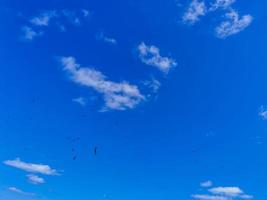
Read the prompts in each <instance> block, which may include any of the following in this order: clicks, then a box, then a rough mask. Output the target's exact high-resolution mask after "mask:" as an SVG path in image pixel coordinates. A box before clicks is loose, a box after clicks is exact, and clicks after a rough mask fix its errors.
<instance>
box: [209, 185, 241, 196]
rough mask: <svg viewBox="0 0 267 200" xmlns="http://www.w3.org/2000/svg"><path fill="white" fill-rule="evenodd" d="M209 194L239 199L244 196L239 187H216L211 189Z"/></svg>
mask: <svg viewBox="0 0 267 200" xmlns="http://www.w3.org/2000/svg"><path fill="white" fill-rule="evenodd" d="M209 192H210V193H212V194H220V195H225V196H230V197H237V196H240V195H241V194H244V192H243V191H242V190H241V189H240V188H239V187H215V188H211V189H209Z"/></svg>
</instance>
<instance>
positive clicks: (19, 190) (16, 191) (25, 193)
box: [8, 187, 35, 196]
mask: <svg viewBox="0 0 267 200" xmlns="http://www.w3.org/2000/svg"><path fill="white" fill-rule="evenodd" d="M8 190H9V191H10V192H13V193H17V194H20V195H24V196H35V193H30V192H24V191H23V190H21V189H18V188H16V187H9V188H8Z"/></svg>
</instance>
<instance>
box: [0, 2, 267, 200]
mask: <svg viewBox="0 0 267 200" xmlns="http://www.w3.org/2000/svg"><path fill="white" fill-rule="evenodd" d="M179 3H180V4H181V5H182V6H177V5H176V4H177V2H175V1H174V0H156V1H155V0H145V1H144V0H143V1H141V0H112V1H107V0H91V1H85V0H76V1H70V0H64V1H63V0H47V1H33V0H28V1H20V0H1V1H0V38H1V39H0V61H1V63H0V160H1V161H4V160H7V159H14V158H16V157H20V158H21V159H22V160H25V161H29V162H34V163H45V164H49V165H50V166H52V167H53V168H56V169H58V170H63V171H62V176H60V177H45V179H46V183H45V184H44V185H41V186H35V185H31V184H28V183H27V182H26V180H25V179H26V178H25V173H24V172H22V171H19V170H15V169H12V168H10V167H7V166H4V165H0V172H1V173H0V189H1V191H2V192H1V196H2V197H1V196H0V199H3V200H4V199H5V200H13V199H19V200H20V199H22V200H24V198H23V197H21V196H19V197H18V196H16V195H12V194H10V193H9V192H8V191H6V188H7V187H10V186H16V187H18V188H22V189H24V190H25V191H32V192H36V193H38V194H40V196H42V198H44V199H49V200H74V199H75V200H84V199H94V200H101V199H109V200H136V199H138V200H143V199H144V200H147V199H153V200H162V199H169V200H172V199H173V200H175V199H176V200H177V199H180V200H182V199H190V195H191V194H194V193H197V192H199V190H198V184H199V182H201V181H203V180H207V179H210V180H212V181H213V182H214V183H215V184H217V185H219V186H220V185H222V186H239V187H241V188H242V189H244V190H245V191H246V192H247V193H249V194H252V195H254V196H255V199H257V200H266V198H267V190H266V181H267V173H266V166H267V156H266V154H267V146H266V139H265V138H266V136H265V135H266V131H267V122H266V121H264V120H262V119H261V118H260V117H259V116H258V112H259V108H260V106H261V105H267V93H266V87H267V79H266V75H267V56H266V52H267V48H266V44H267V34H266V33H267V30H266V17H267V16H266V15H267V12H266V6H267V3H266V2H265V1H261V0H255V1H241V0H240V1H237V2H236V3H235V6H234V7H235V8H236V9H237V10H239V11H240V14H251V15H252V16H253V18H254V21H253V23H252V24H251V26H250V27H248V28H247V29H246V30H244V31H243V32H241V33H239V34H237V35H234V36H231V37H229V38H227V39H225V40H221V39H217V38H216V37H214V26H215V25H217V24H218V23H219V22H220V20H221V19H222V18H221V15H222V13H218V12H217V13H216V14H215V13H214V14H210V15H209V16H207V17H205V18H203V19H202V20H201V21H200V22H199V23H197V24H196V25H195V26H186V25H184V24H182V23H181V22H180V19H181V16H182V14H183V12H184V11H185V9H186V6H187V5H188V3H189V1H185V0H184V1H180V2H179ZM80 8H86V9H89V10H91V11H92V16H91V17H90V20H89V21H88V22H87V23H85V24H83V25H82V26H81V27H70V28H69V29H68V31H67V32H65V33H61V32H60V31H58V30H56V29H55V27H53V26H51V27H49V28H48V29H47V31H46V32H45V34H44V35H43V36H42V37H39V38H36V40H34V41H32V42H22V41H21V40H20V34H21V27H22V26H23V25H24V24H25V18H27V19H28V18H29V17H32V16H36V15H37V14H38V12H39V11H42V10H51V9H73V10H75V9H80ZM97 32H104V33H106V34H107V35H110V36H112V37H114V38H116V39H117V40H118V44H117V45H115V46H114V45H108V44H105V43H102V42H100V41H97V40H96V38H95V34H96V33H97ZM142 41H144V42H146V43H148V44H154V45H156V46H158V47H160V49H161V52H162V54H164V55H169V56H171V57H173V58H175V59H176V60H177V62H178V66H177V67H176V68H175V69H174V70H172V71H171V72H170V74H169V75H168V76H167V77H164V76H163V75H162V74H161V73H160V72H158V71H156V69H154V68H152V67H149V66H145V65H143V64H142V63H141V62H140V61H139V59H138V57H137V55H136V52H135V51H134V49H135V47H136V46H137V45H138V44H139V43H140V42H142ZM58 56H74V57H75V58H76V59H77V62H78V63H81V64H82V65H83V66H94V67H96V68H97V69H98V70H100V71H101V72H103V73H104V74H105V75H107V76H108V77H109V79H110V80H113V81H121V80H128V81H129V82H130V83H133V84H137V85H140V84H142V81H143V80H147V79H149V78H150V77H151V75H152V74H153V75H154V76H155V77H156V78H157V79H159V80H160V81H161V83H162V87H161V88H160V90H159V92H158V94H157V98H151V99H149V100H148V101H147V102H144V103H142V104H140V105H139V106H138V107H137V108H136V109H134V110H128V111H125V112H118V111H111V112H105V113H100V112H98V110H99V108H100V107H101V105H102V104H103V102H102V100H101V98H98V99H96V100H92V101H90V102H89V105H87V106H86V107H81V106H79V105H78V104H75V103H73V102H72V98H75V97H78V96H81V95H83V96H85V97H91V96H92V97H93V96H95V93H94V92H93V91H91V90H88V89H86V88H82V87H79V86H77V85H75V84H73V83H72V82H71V81H69V80H68V77H67V76H66V74H65V73H64V72H63V71H62V68H61V66H60V65H59V64H58V62H57V57H58ZM142 92H143V93H146V92H147V91H146V89H145V88H143V90H142ZM67 137H80V138H81V140H80V141H79V142H77V143H75V144H73V143H71V142H70V141H68V140H67V139H66V138H67ZM256 137H261V141H262V142H263V144H258V143H257V141H256V140H257V139H255V138H256ZM94 146H98V147H99V154H98V156H97V157H94V156H93V148H94ZM72 147H75V148H76V150H77V155H78V158H77V160H76V161H73V160H72V152H71V148H72Z"/></svg>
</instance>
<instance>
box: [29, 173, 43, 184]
mask: <svg viewBox="0 0 267 200" xmlns="http://www.w3.org/2000/svg"><path fill="white" fill-rule="evenodd" d="M27 177H28V180H29V182H30V183H32V184H35V185H39V184H43V183H45V180H44V179H43V178H42V177H39V176H37V175H34V174H29V175H27Z"/></svg>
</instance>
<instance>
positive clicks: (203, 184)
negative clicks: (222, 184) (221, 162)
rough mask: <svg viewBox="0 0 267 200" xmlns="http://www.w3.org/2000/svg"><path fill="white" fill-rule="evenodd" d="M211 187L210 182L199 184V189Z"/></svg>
mask: <svg viewBox="0 0 267 200" xmlns="http://www.w3.org/2000/svg"><path fill="white" fill-rule="evenodd" d="M212 185H213V183H212V181H205V182H202V183H200V186H201V187H205V188H206V187H211V186H212Z"/></svg>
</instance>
